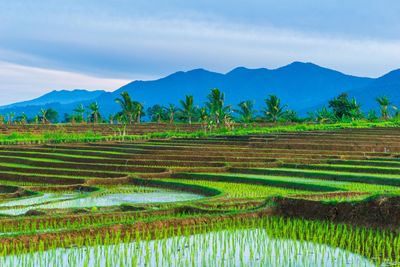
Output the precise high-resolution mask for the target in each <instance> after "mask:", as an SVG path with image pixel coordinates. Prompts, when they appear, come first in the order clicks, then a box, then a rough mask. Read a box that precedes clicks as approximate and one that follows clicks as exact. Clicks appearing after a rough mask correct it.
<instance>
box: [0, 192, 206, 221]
mask: <svg viewBox="0 0 400 267" xmlns="http://www.w3.org/2000/svg"><path fill="white" fill-rule="evenodd" d="M202 197H203V196H201V195H197V194H191V193H184V192H174V191H167V190H165V191H164V190H157V191H155V192H132V193H109V194H103V195H97V196H96V195H93V196H91V195H86V194H83V193H72V194H71V193H69V194H56V193H54V194H44V195H43V196H39V197H33V198H27V199H20V200H15V201H10V202H5V203H1V204H0V214H7V215H21V214H24V213H26V212H27V211H29V210H31V209H66V208H90V207H106V206H117V205H121V204H124V203H128V204H144V203H157V202H177V201H188V200H196V199H199V198H202ZM46 202H51V203H46ZM40 203H43V204H40ZM38 204H39V205H38ZM31 205H34V206H31ZM15 206H23V207H18V208H16V207H15Z"/></svg>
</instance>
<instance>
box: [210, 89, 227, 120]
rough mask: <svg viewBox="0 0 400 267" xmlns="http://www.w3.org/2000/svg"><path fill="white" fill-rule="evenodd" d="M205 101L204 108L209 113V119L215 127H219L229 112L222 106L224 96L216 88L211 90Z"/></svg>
mask: <svg viewBox="0 0 400 267" xmlns="http://www.w3.org/2000/svg"><path fill="white" fill-rule="evenodd" d="M207 100H208V102H207V103H206V106H207V108H208V110H209V112H210V117H211V119H212V120H213V121H214V122H215V123H216V125H217V126H219V125H220V123H221V121H223V120H225V118H226V116H227V114H228V113H229V111H230V107H225V106H224V101H225V94H224V93H222V92H221V91H220V90H219V89H218V88H214V89H212V90H211V93H210V94H208V96H207ZM228 116H229V115H228Z"/></svg>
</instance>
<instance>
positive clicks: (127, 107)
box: [115, 92, 135, 124]
mask: <svg viewBox="0 0 400 267" xmlns="http://www.w3.org/2000/svg"><path fill="white" fill-rule="evenodd" d="M115 102H116V103H118V104H119V105H120V106H121V109H122V114H123V116H124V117H125V118H126V119H127V120H128V122H129V124H132V123H133V122H134V113H135V107H134V103H133V101H132V99H131V96H130V95H129V93H128V92H122V93H121V98H117V99H115Z"/></svg>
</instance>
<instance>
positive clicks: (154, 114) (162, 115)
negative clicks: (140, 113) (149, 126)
mask: <svg viewBox="0 0 400 267" xmlns="http://www.w3.org/2000/svg"><path fill="white" fill-rule="evenodd" d="M147 115H148V116H149V118H150V120H151V121H156V122H157V123H161V121H163V120H165V119H167V114H166V111H165V109H164V108H163V107H162V106H160V105H154V106H152V107H150V108H148V109H147Z"/></svg>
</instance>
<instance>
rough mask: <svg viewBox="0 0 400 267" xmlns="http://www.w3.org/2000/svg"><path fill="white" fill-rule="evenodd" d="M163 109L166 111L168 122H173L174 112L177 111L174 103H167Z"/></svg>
mask: <svg viewBox="0 0 400 267" xmlns="http://www.w3.org/2000/svg"><path fill="white" fill-rule="evenodd" d="M165 109H166V110H167V112H168V117H169V123H170V124H172V123H173V122H174V119H175V114H176V112H177V111H178V108H177V107H176V106H175V105H174V104H169V106H168V107H166V108H165Z"/></svg>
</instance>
